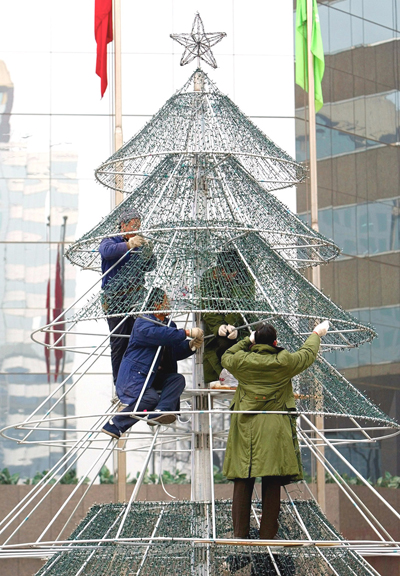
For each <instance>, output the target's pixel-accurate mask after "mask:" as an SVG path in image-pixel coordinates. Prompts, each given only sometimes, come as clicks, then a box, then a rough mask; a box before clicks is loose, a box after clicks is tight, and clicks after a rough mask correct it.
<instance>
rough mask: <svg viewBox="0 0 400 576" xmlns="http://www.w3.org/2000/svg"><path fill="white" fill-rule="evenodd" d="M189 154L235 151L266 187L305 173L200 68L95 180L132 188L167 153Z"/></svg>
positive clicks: (290, 181) (273, 187)
mask: <svg viewBox="0 0 400 576" xmlns="http://www.w3.org/2000/svg"><path fill="white" fill-rule="evenodd" d="M196 75H197V79H198V78H199V75H200V76H201V77H202V90H200V91H194V90H193V83H194V78H195V76H196ZM191 152H194V153H196V154H199V153H207V152H212V153H213V154H214V155H215V156H216V157H219V158H223V157H225V156H226V154H234V155H235V156H236V157H238V158H239V157H240V162H241V163H242V164H243V166H244V167H245V168H246V169H247V170H248V171H249V172H250V173H251V174H252V175H253V176H254V177H255V178H256V179H257V180H259V181H260V182H261V183H262V185H263V187H265V188H266V189H267V190H278V189H280V188H286V187H288V186H291V185H293V184H296V183H297V182H299V181H301V180H303V179H304V177H305V169H304V167H303V166H301V165H300V164H298V163H297V162H295V161H294V160H293V158H292V157H291V156H289V154H287V153H286V152H285V151H284V150H282V149H281V148H280V147H279V146H277V145H276V144H275V143H274V142H273V141H272V140H270V139H269V138H268V137H267V136H265V134H263V133H262V132H261V130H260V129H259V128H258V127H257V126H256V125H255V124H253V122H251V120H249V118H247V117H246V116H245V115H244V114H243V113H242V112H241V111H240V110H239V108H238V107H237V106H236V105H235V104H234V103H233V102H232V100H230V98H228V96H225V95H223V94H222V93H221V92H220V91H219V90H218V88H217V86H216V85H215V84H214V83H213V82H212V81H211V80H210V78H209V77H208V76H207V74H206V73H205V72H204V71H202V70H200V69H198V70H196V71H195V72H194V73H193V74H192V75H191V77H190V78H189V80H188V81H187V82H186V84H185V85H184V86H183V88H182V89H181V90H179V91H178V92H177V93H176V94H175V95H174V96H172V97H171V98H170V99H169V100H168V101H167V102H166V103H165V104H164V106H163V107H162V108H161V109H160V110H159V111H158V112H157V114H155V115H154V116H153V118H152V119H151V120H150V121H149V122H148V123H147V124H146V125H145V126H144V128H143V129H142V130H140V131H139V132H138V134H136V135H135V136H134V137H133V138H132V139H131V140H129V141H128V142H127V143H126V144H124V145H123V146H122V147H121V148H120V149H119V150H118V151H117V152H115V153H114V154H113V155H112V156H111V157H110V158H109V159H108V160H107V161H106V162H104V163H103V164H102V165H101V166H100V167H99V168H98V169H97V170H96V178H97V179H98V181H99V182H100V183H101V184H104V186H108V187H109V188H112V189H118V190H121V191H123V192H132V191H133V190H134V189H135V188H136V187H137V186H138V184H140V183H141V182H142V180H143V178H145V177H147V176H148V175H149V174H150V173H151V172H152V171H153V170H154V168H155V167H156V166H157V165H158V164H159V162H160V161H161V160H162V159H163V158H165V157H166V156H167V155H168V154H170V153H176V154H181V153H183V154H188V153H191Z"/></svg>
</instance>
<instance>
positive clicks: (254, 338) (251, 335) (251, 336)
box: [250, 330, 256, 344]
mask: <svg viewBox="0 0 400 576" xmlns="http://www.w3.org/2000/svg"><path fill="white" fill-rule="evenodd" d="M250 342H251V343H252V344H255V343H256V331H255V330H254V332H252V333H251V334H250Z"/></svg>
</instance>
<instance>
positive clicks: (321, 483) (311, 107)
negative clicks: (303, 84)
mask: <svg viewBox="0 0 400 576" xmlns="http://www.w3.org/2000/svg"><path fill="white" fill-rule="evenodd" d="M312 29H313V0H307V64H308V66H307V69H308V122H309V139H310V140H309V145H310V191H311V227H312V228H313V229H314V230H316V231H317V232H318V229H319V226H318V180H317V132H316V122H315V85H314V56H313V53H312V52H311V42H312ZM312 282H313V284H314V285H315V286H316V287H317V288H318V290H320V289H321V275H320V269H319V266H313V267H312ZM320 395H321V402H320V404H321V406H320V408H322V404H323V397H322V390H321V392H320ZM315 423H316V426H317V428H318V429H319V430H323V429H324V417H323V416H316V418H315ZM322 451H324V448H322ZM316 471H317V499H318V503H319V505H320V507H321V509H322V510H323V511H325V509H326V501H325V470H324V467H323V466H322V465H321V462H320V461H319V460H317V463H316Z"/></svg>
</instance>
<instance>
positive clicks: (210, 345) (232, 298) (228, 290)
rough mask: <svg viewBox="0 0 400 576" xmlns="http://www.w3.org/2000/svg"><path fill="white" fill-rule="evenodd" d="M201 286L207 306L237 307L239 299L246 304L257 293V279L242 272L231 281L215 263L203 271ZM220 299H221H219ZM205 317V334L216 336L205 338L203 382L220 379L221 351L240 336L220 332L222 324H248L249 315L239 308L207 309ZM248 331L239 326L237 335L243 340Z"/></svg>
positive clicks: (231, 344)
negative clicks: (244, 314)
mask: <svg viewBox="0 0 400 576" xmlns="http://www.w3.org/2000/svg"><path fill="white" fill-rule="evenodd" d="M246 277H247V275H246ZM200 290H201V295H202V298H203V306H204V307H207V308H208V306H209V304H210V303H211V304H212V306H218V307H220V308H222V309H224V308H229V307H231V306H233V307H236V308H237V306H238V303H240V306H239V307H243V306H244V302H245V300H246V298H247V299H248V298H249V297H250V296H252V297H253V296H254V280H253V279H252V278H250V277H248V278H247V281H246V280H245V278H244V276H243V275H241V276H240V278H239V279H238V281H233V282H228V281H226V280H225V279H224V278H223V275H222V273H221V269H220V268H218V267H215V268H210V269H209V270H207V271H206V272H205V273H204V275H203V277H202V279H201V284H200ZM208 299H210V302H208ZM219 299H220V302H218V301H219ZM249 307H251V304H248V305H247V306H245V308H249ZM202 320H203V322H204V336H211V335H212V336H213V338H206V340H205V341H204V354H203V369H204V382H212V381H213V380H218V378H219V375H220V372H221V370H222V366H221V357H222V355H223V354H224V352H225V351H226V350H228V348H230V347H231V346H233V345H234V344H235V343H236V342H237V340H231V339H229V338H227V337H226V336H218V330H219V328H220V327H221V326H222V325H223V324H230V325H231V326H235V327H238V326H242V325H243V324H246V319H245V318H243V316H242V315H241V314H240V313H238V312H227V313H226V314H222V313H219V312H205V313H204V314H203V316H202ZM252 320H253V319H252ZM248 333H249V331H248V329H242V330H240V331H239V334H238V339H239V340H240V339H241V338H243V337H244V336H245V335H248Z"/></svg>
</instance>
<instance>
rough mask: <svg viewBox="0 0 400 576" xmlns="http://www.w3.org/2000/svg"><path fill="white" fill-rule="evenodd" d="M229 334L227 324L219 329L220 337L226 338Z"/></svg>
mask: <svg viewBox="0 0 400 576" xmlns="http://www.w3.org/2000/svg"><path fill="white" fill-rule="evenodd" d="M227 334H228V326H227V325H226V324H222V326H220V327H219V328H218V336H226V335H227Z"/></svg>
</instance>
